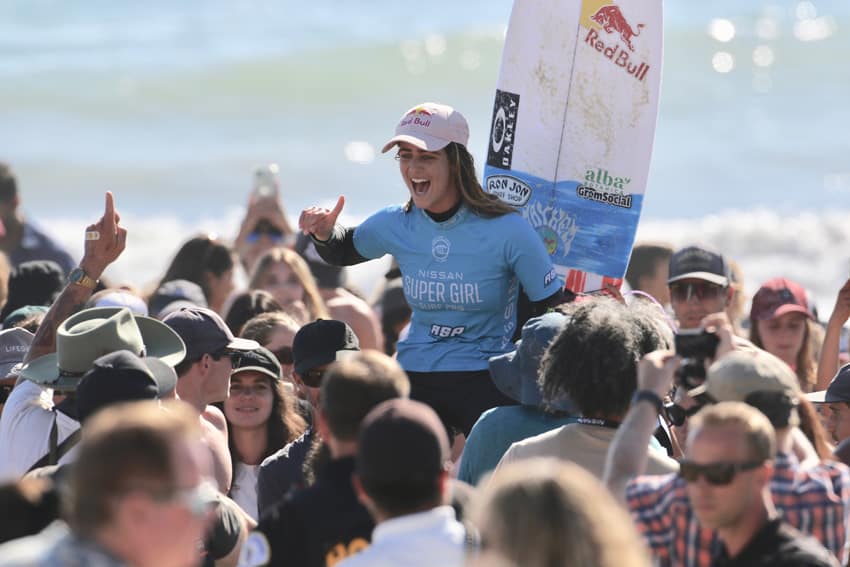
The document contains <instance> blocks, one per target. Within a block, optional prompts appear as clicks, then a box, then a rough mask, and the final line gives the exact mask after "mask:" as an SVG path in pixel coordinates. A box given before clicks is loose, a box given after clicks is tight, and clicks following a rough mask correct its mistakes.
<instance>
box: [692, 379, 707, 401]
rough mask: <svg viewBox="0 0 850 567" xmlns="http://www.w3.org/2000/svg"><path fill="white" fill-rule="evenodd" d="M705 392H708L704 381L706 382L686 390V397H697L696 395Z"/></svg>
mask: <svg viewBox="0 0 850 567" xmlns="http://www.w3.org/2000/svg"><path fill="white" fill-rule="evenodd" d="M707 393H708V383H707V381H706V382H703V383H702V384H700V385H699V386H697V387H696V388H693V389H691V390H688V397H690V398H697V397H699V396H702V395H705V394H707Z"/></svg>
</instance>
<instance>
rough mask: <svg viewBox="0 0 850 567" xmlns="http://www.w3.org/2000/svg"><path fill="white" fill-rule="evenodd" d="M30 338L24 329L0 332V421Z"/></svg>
mask: <svg viewBox="0 0 850 567" xmlns="http://www.w3.org/2000/svg"><path fill="white" fill-rule="evenodd" d="M32 338H33V334H32V333H30V332H29V331H26V330H24V329H3V330H2V331H0V419H2V415H3V407H4V406H5V405H6V400H7V399H8V397H9V394H10V393H11V392H12V389H13V388H14V387H15V381H16V380H17V379H18V374H17V371H18V369H19V368H20V366H21V363H22V362H23V360H24V357H25V356H26V354H27V351H28V350H29V348H30V345H31V344H32ZM13 370H14V372H13Z"/></svg>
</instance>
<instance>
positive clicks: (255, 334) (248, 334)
mask: <svg viewBox="0 0 850 567" xmlns="http://www.w3.org/2000/svg"><path fill="white" fill-rule="evenodd" d="M300 328H301V326H300V325H299V324H298V322H297V321H295V319H293V318H292V317H291V316H289V315H287V314H286V313H283V312H282V311H270V312H268V313H262V314H260V315H257V316H256V317H253V318H252V319H249V320H248V322H246V323H245V325H244V326H243V327H242V333H241V336H242V337H243V338H246V339H251V340H252V341H257V342H258V343H260V344H261V345H262V346H264V347H266V348H267V349H269V350H270V351H271V352H272V354H274V355H275V357H276V358H277V361H278V362H279V363H280V366H281V368H282V370H283V380H284V381H285V383H287V384H289V385H290V386H292V387H293V388H294V384H295V382H294V378H293V377H292V365H293V363H294V362H295V360H294V358H293V353H292V343H293V341H294V340H295V334H296V333H297V332H298V330H299V329H300Z"/></svg>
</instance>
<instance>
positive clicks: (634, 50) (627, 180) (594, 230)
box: [484, 0, 662, 293]
mask: <svg viewBox="0 0 850 567" xmlns="http://www.w3.org/2000/svg"><path fill="white" fill-rule="evenodd" d="M661 26H662V10H661V2H660V0H629V2H625V1H624V0H619V1H613V0H583V1H582V0H574V1H570V2H564V1H563V0H515V2H514V6H513V10H512V12H511V20H510V23H509V26H508V32H507V35H506V38H505V47H504V50H503V53H502V64H501V68H500V72H499V79H498V83H497V88H496V96H495V100H494V104H493V112H492V122H491V126H490V137H489V139H488V148H487V160H486V164H485V167H484V187H485V189H486V190H487V191H488V192H490V193H493V194H495V195H497V196H498V197H499V198H501V199H502V200H503V201H505V202H506V203H509V204H511V205H513V206H515V207H517V208H518V210H519V211H520V212H521V214H522V215H523V216H524V217H525V218H526V219H527V220H528V221H529V223H531V225H532V226H533V227H534V229H535V231H537V233H538V234H539V235H540V237H541V239H542V240H543V242H544V244H545V245H546V248H547V251H548V252H549V254H550V255H551V256H552V260H553V262H554V264H555V266H556V269H557V271H558V273H559V275H561V277H563V278H564V280H565V284H566V287H567V288H568V289H570V290H571V291H574V292H576V293H579V292H589V291H593V290H598V289H601V288H602V287H603V286H604V285H605V284H606V283H612V284H614V285H617V286H619V285H620V283H621V282H622V277H623V275H624V274H625V271H626V266H627V265H628V260H629V255H630V254H631V249H632V245H633V244H634V238H635V233H636V231H637V226H638V222H639V220H640V213H641V209H642V206H643V196H644V193H645V191H646V185H647V176H648V173H649V163H650V158H651V154H652V144H653V138H654V135H655V123H656V117H657V114H658V100H659V89H660V81H661V56H662V27H661Z"/></svg>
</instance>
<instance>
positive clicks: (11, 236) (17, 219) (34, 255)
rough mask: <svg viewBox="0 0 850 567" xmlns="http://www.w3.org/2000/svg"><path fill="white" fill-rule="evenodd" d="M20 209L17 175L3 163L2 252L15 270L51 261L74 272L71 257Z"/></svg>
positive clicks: (0, 179)
mask: <svg viewBox="0 0 850 567" xmlns="http://www.w3.org/2000/svg"><path fill="white" fill-rule="evenodd" d="M20 206H21V196H20V195H19V194H18V181H17V179H16V178H15V174H14V172H13V171H12V168H11V167H9V164H7V163H3V162H0V251H2V252H4V253H5V254H6V256H7V257H8V259H9V263H10V264H11V265H12V267H13V268H14V267H17V266H20V265H21V264H22V263H24V262H28V261H31V260H51V261H53V262H56V263H57V264H59V266H60V267H61V268H62V272H63V273H64V274H65V275H67V274H69V273H70V272H71V270H72V269H73V268H74V261H73V260H72V259H71V255H70V254H68V252H66V251H65V249H64V248H62V246H60V245H59V244H58V243H57V242H56V241H55V240H53V239H52V238H51V237H49V236H48V235H47V234H45V233H44V232H42V231H41V230H39V229H38V228H37V227H36V226H35V225H34V224H33V223H31V222H30V221H28V220H27V219H26V218H25V217H24V215H23V213H22V212H21V211H20Z"/></svg>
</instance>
